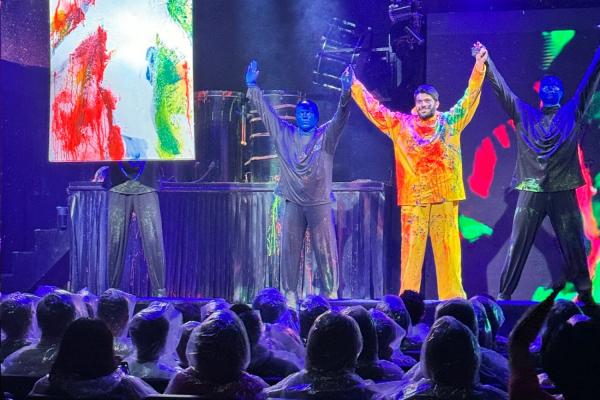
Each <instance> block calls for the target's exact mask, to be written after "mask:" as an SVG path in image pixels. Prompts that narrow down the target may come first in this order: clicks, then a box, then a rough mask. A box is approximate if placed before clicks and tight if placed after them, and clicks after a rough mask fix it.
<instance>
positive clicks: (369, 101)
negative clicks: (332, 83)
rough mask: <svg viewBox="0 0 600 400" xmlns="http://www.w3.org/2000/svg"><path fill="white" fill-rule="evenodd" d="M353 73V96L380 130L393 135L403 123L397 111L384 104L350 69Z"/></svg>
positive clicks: (359, 106) (366, 115)
mask: <svg viewBox="0 0 600 400" xmlns="http://www.w3.org/2000/svg"><path fill="white" fill-rule="evenodd" d="M350 73H351V75H352V88H351V92H352V98H353V99H354V101H355V102H356V105H357V106H358V108H360V109H361V110H362V112H363V114H365V117H367V119H368V120H369V121H371V122H372V123H373V124H374V125H375V126H376V127H377V128H379V130H380V131H381V132H383V133H385V134H386V135H387V136H389V137H391V135H392V131H393V130H394V128H395V127H396V126H397V125H399V124H400V123H401V120H400V119H399V118H397V117H396V116H395V113H394V112H393V111H391V110H389V109H388V108H386V107H385V106H384V105H382V104H381V103H380V102H379V101H378V100H377V99H375V97H373V95H372V94H371V93H369V91H368V90H367V88H366V87H365V86H364V85H363V84H362V83H361V81H359V80H358V79H357V78H356V76H355V75H354V73H353V71H352V69H350Z"/></svg>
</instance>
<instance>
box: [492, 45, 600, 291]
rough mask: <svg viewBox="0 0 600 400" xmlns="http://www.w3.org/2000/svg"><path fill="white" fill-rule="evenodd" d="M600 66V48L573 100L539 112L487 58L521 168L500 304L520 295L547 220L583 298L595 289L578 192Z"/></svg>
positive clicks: (515, 183) (568, 273) (567, 274)
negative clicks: (586, 122) (584, 133)
mask: <svg viewBox="0 0 600 400" xmlns="http://www.w3.org/2000/svg"><path fill="white" fill-rule="evenodd" d="M599 61H600V48H599V49H598V50H597V51H596V54H595V56H594V59H593V61H592V63H591V65H590V67H589V68H588V70H587V71H586V74H585V76H584V77H583V79H582V81H581V83H580V84H579V87H578V88H577V90H576V91H575V95H574V96H573V98H572V99H571V100H570V101H569V102H567V103H566V104H565V105H563V106H550V107H543V108H542V109H541V110H540V109H538V108H535V107H532V106H530V105H529V104H526V103H524V102H523V101H522V100H521V99H519V98H518V97H517V96H516V95H515V94H514V93H513V92H512V91H511V90H510V88H509V87H508V85H507V84H506V82H505V81H504V78H503V77H502V76H501V75H500V73H499V72H498V70H497V69H496V67H495V66H494V63H493V62H492V61H491V59H488V65H489V68H488V69H487V74H486V78H487V79H488V80H489V81H490V83H491V84H492V86H493V88H494V92H495V93H496V96H497V97H498V99H499V100H500V102H501V103H502V106H503V107H504V109H505V110H506V112H507V113H508V115H509V116H510V117H511V118H512V119H513V120H514V122H515V125H516V132H517V165H516V168H515V175H514V178H513V186H514V188H515V189H517V190H519V191H520V192H519V199H518V201H517V208H516V210H515V216H514V220H513V229H512V234H511V238H510V248H509V251H508V254H507V257H506V262H505V265H504V268H503V270H502V276H501V278H500V292H499V295H498V297H499V298H500V299H505V300H508V299H510V297H511V295H512V293H513V292H514V291H515V289H516V287H517V284H518V282H519V278H520V277H521V273H522V272H523V267H524V266H525V262H526V261H527V256H528V255H529V251H530V250H531V246H532V244H533V240H534V238H535V235H536V232H537V230H538V228H539V226H540V224H541V223H542V221H543V219H544V217H545V216H546V215H548V216H549V217H550V222H551V223H552V226H553V228H554V231H555V232H556V236H557V238H558V241H559V244H560V250H561V253H562V254H563V257H564V262H565V264H564V272H565V277H566V279H568V280H570V281H572V282H573V283H574V284H575V287H576V288H577V291H578V292H579V293H582V292H583V293H585V292H589V291H590V290H591V281H590V277H589V272H588V269H587V259H586V254H585V247H584V234H583V222H582V219H581V214H580V211H579V207H578V204H577V197H576V194H575V189H576V188H578V187H580V186H582V185H583V184H584V180H583V177H582V174H581V168H580V166H579V160H578V153H577V146H578V144H579V140H580V135H581V133H580V129H579V124H580V123H581V122H582V119H583V116H584V114H585V111H586V108H587V107H588V105H589V104H590V102H591V99H592V96H593V94H594V92H595V91H596V89H597V87H598V81H599V79H600V62H599Z"/></svg>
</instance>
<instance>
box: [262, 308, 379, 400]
mask: <svg viewBox="0 0 600 400" xmlns="http://www.w3.org/2000/svg"><path fill="white" fill-rule="evenodd" d="M361 350H362V339H361V335H360V330H359V328H358V325H357V324H356V322H355V321H354V320H353V319H352V318H350V317H348V316H346V315H343V314H340V313H337V312H334V311H327V312H326V313H324V314H322V315H320V316H319V317H318V318H317V319H316V321H315V322H314V324H313V326H312V328H311V329H310V331H309V333H308V341H307V354H306V368H305V369H303V370H302V371H300V372H297V373H295V374H292V375H290V376H288V377H287V378H285V379H284V380H282V381H281V382H279V383H278V384H276V385H274V386H272V387H270V388H268V389H266V390H265V392H266V393H267V395H268V396H269V397H273V398H286V399H372V398H376V397H378V395H377V394H376V392H375V391H373V390H372V389H370V388H369V387H368V383H367V382H366V381H364V380H363V379H362V378H361V377H360V376H358V375H357V374H356V373H355V369H356V364H357V359H358V355H359V354H360V352H361Z"/></svg>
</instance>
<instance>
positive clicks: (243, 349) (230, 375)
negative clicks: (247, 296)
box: [165, 310, 268, 399]
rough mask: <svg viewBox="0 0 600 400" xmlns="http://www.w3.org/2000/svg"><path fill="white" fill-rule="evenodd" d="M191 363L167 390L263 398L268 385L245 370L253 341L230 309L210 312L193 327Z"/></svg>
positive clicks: (218, 395)
mask: <svg viewBox="0 0 600 400" xmlns="http://www.w3.org/2000/svg"><path fill="white" fill-rule="evenodd" d="M187 359H188V360H189V363H190V365H191V366H190V367H188V368H187V369H185V370H183V371H180V372H178V373H177V374H176V375H175V376H174V377H173V379H171V381H170V382H169V386H167V389H166V390H165V393H168V394H192V395H202V396H206V397H207V398H208V397H210V398H213V399H261V398H265V397H266V396H264V395H263V394H262V390H263V389H264V388H266V387H267V386H268V385H267V384H266V383H265V382H264V381H263V380H262V379H261V378H259V377H257V376H254V375H250V374H249V373H247V372H246V367H247V366H248V364H249V363H250V345H249V343H248V337H247V335H246V331H245V329H244V326H243V324H242V322H241V321H240V320H239V318H238V317H237V316H236V315H235V314H234V313H233V312H231V311H229V310H220V311H217V312H214V313H213V314H211V315H210V316H209V317H208V318H207V319H206V320H204V321H203V322H202V324H201V325H200V326H199V327H197V328H194V330H193V331H192V334H191V336H190V340H189V342H188V345H187Z"/></svg>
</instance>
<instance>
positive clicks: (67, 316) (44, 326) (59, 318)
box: [36, 292, 75, 338]
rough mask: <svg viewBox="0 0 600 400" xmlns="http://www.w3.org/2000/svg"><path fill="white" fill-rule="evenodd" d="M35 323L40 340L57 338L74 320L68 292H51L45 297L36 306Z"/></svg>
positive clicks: (71, 301)
mask: <svg viewBox="0 0 600 400" xmlns="http://www.w3.org/2000/svg"><path fill="white" fill-rule="evenodd" d="M36 316H37V323H38V326H39V327H40V330H41V331H42V338H49V337H53V338H59V337H62V335H63V333H64V332H65V330H66V329H67V327H68V326H69V324H70V323H71V322H73V320H74V319H75V306H74V304H73V299H72V297H71V295H70V294H69V293H68V292H52V293H48V294H47V295H45V296H44V297H43V298H42V300H40V302H39V303H38V305H37V309H36Z"/></svg>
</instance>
